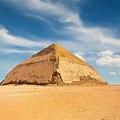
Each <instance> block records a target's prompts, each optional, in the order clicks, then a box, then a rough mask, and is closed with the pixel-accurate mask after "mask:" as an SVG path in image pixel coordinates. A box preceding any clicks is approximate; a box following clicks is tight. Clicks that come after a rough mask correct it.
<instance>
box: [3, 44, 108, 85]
mask: <svg viewBox="0 0 120 120" xmlns="http://www.w3.org/2000/svg"><path fill="white" fill-rule="evenodd" d="M89 83H90V84H106V82H105V81H104V80H103V79H102V78H101V77H100V76H99V74H98V73H97V72H96V71H95V70H94V69H93V68H92V67H91V66H90V65H88V64H87V63H86V62H84V61H82V60H81V59H79V58H78V57H76V56H75V55H73V54H72V53H70V52H69V51H67V50H66V49H64V48H62V47H60V46H58V45H56V44H52V45H50V46H49V47H47V48H45V49H43V50H42V51H40V52H39V53H37V54H35V55H33V56H32V57H30V58H28V59H27V60H25V61H24V62H22V63H20V64H19V65H17V66H16V67H15V68H14V69H13V70H12V71H10V72H9V73H8V75H7V76H6V78H5V79H4V80H3V82H2V85H6V84H39V85H46V84H89Z"/></svg>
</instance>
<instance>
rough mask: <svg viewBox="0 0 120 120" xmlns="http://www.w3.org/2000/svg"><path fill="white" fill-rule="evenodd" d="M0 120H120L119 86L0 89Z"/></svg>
mask: <svg viewBox="0 0 120 120" xmlns="http://www.w3.org/2000/svg"><path fill="white" fill-rule="evenodd" d="M0 120H120V86H59V87H58V86H35V85H34V86H32V85H20V86H19V85H18V86H12V85H7V86H0Z"/></svg>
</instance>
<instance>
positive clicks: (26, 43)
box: [0, 27, 51, 47]
mask: <svg viewBox="0 0 120 120" xmlns="http://www.w3.org/2000/svg"><path fill="white" fill-rule="evenodd" d="M0 42H2V43H6V44H9V45H14V46H22V47H45V46H48V45H49V44H50V43H51V42H50V41H45V42H44V41H39V42H37V41H33V40H29V39H26V38H23V37H19V36H14V35H12V34H10V33H9V31H8V30H7V29H5V28H4V27H0Z"/></svg>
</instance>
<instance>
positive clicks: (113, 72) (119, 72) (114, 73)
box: [110, 71, 120, 76]
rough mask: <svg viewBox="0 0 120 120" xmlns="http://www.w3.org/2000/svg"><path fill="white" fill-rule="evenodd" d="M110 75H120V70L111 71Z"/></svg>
mask: <svg viewBox="0 0 120 120" xmlns="http://www.w3.org/2000/svg"><path fill="white" fill-rule="evenodd" d="M110 75H114V76H117V75H120V71H117V72H115V71H112V72H110Z"/></svg>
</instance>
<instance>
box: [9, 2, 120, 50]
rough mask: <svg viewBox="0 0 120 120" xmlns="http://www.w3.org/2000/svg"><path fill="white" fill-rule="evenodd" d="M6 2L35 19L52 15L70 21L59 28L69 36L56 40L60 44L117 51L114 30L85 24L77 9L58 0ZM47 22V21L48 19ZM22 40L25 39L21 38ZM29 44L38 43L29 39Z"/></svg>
mask: <svg viewBox="0 0 120 120" xmlns="http://www.w3.org/2000/svg"><path fill="white" fill-rule="evenodd" d="M8 3H12V4H13V5H15V7H16V6H18V8H20V9H21V8H22V9H23V10H24V14H26V15H31V17H36V18H37V19H38V18H40V19H41V18H42V19H43V20H45V21H47V19H44V17H46V16H53V18H54V19H56V20H57V21H59V22H61V23H64V24H66V23H71V24H66V25H65V26H64V27H63V28H62V29H61V30H60V33H62V34H64V35H66V36H69V38H71V40H69V38H68V40H66V41H65V40H64V41H60V40H58V41H56V42H57V43H60V44H63V43H66V44H63V45H64V46H67V48H68V47H69V46H68V45H69V44H70V43H73V44H72V45H73V46H76V47H77V48H76V47H73V48H74V49H76V50H78V49H81V50H83V51H90V50H94V51H102V50H105V49H110V50H113V49H114V50H115V51H119V46H120V39H118V38H116V37H115V35H114V31H112V30H109V29H106V28H102V27H87V26H85V25H84V21H82V19H81V16H80V14H79V11H78V12H77V11H73V10H71V9H70V8H68V7H66V6H65V5H64V4H62V3H60V2H53V1H51V0H45V1H43V0H9V2H8ZM46 18H47V17H46ZM47 22H48V23H49V21H47ZM50 24H51V23H50ZM51 26H52V24H51ZM22 41H25V40H24V39H23V40H22ZM73 41H74V42H73ZM28 43H29V42H28ZM43 43H45V42H43ZM43 43H42V46H43ZM21 44H22V43H21ZM31 44H32V46H37V45H38V43H36V42H34V41H32V43H31V40H30V43H29V44H27V45H26V46H27V47H28V46H31ZM79 47H80V48H79ZM70 49H71V48H70Z"/></svg>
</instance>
